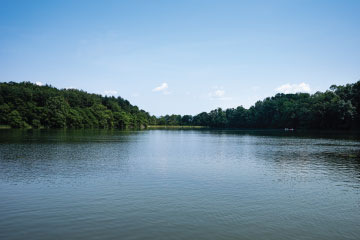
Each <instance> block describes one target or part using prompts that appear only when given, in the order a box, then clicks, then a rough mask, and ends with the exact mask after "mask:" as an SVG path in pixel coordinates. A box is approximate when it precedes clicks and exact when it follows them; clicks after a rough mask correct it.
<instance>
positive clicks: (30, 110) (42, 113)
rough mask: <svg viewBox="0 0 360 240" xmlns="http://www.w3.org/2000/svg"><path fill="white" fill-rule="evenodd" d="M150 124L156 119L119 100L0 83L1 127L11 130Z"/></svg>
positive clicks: (18, 84)
mask: <svg viewBox="0 0 360 240" xmlns="http://www.w3.org/2000/svg"><path fill="white" fill-rule="evenodd" d="M150 119H151V120H150ZM149 122H156V117H154V116H150V115H149V114H148V113H147V112H145V111H142V110H139V108H138V107H136V106H133V105H131V104H130V103H129V102H128V101H127V100H124V99H123V98H121V97H118V98H115V97H102V96H101V95H96V94H89V93H87V92H84V91H81V90H76V89H61V90H59V89H56V88H54V87H51V86H49V85H46V86H37V85H35V84H32V83H30V82H22V83H14V82H9V83H0V124H3V125H11V127H13V128H28V127H31V126H32V127H33V128H41V127H45V128H136V127H143V126H147V124H148V123H149Z"/></svg>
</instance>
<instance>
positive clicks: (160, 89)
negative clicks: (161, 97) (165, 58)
mask: <svg viewBox="0 0 360 240" xmlns="http://www.w3.org/2000/svg"><path fill="white" fill-rule="evenodd" d="M168 88H169V85H168V84H167V83H162V84H161V85H160V86H158V87H156V88H154V89H153V90H152V91H153V92H161V91H166V89H168Z"/></svg>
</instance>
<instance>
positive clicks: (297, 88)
mask: <svg viewBox="0 0 360 240" xmlns="http://www.w3.org/2000/svg"><path fill="white" fill-rule="evenodd" d="M275 90H276V91H277V92H280V93H285V94H289V93H299V92H306V93H309V92H311V88H310V85H309V84H307V83H304V82H302V83H300V84H290V83H287V84H284V85H281V86H280V87H278V88H276V89H275Z"/></svg>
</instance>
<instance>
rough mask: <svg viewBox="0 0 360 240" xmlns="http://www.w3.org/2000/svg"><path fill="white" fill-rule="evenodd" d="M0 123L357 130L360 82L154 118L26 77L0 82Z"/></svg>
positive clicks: (116, 100)
mask: <svg viewBox="0 0 360 240" xmlns="http://www.w3.org/2000/svg"><path fill="white" fill-rule="evenodd" d="M0 125H10V126H11V127H14V128H27V127H31V126H32V127H34V128H40V127H45V128H120V129H123V128H142V127H146V126H148V125H168V126H206V127H213V128H306V129H355V128H356V129H359V128H360V81H358V82H356V83H354V84H347V85H345V86H336V85H332V86H331V87H330V90H328V91H326V92H323V93H322V92H317V93H315V94H312V95H310V94H307V93H297V94H276V95H275V96H273V97H268V98H266V99H264V100H262V101H258V102H256V103H255V105H254V106H251V107H250V108H249V109H245V108H243V107H242V106H239V107H237V108H230V109H226V110H223V109H221V108H218V109H215V110H212V111H210V112H209V113H206V112H202V113H200V114H198V115H195V116H191V115H184V116H181V115H175V114H173V115H165V116H161V117H158V118H156V117H155V116H150V115H149V113H147V112H145V111H143V110H140V109H139V108H138V107H137V106H133V105H131V104H130V103H129V101H127V100H125V99H123V98H121V97H117V98H115V97H102V96H101V95H96V94H89V93H87V92H84V91H81V90H76V89H61V90H59V89H56V88H54V87H51V86H48V85H46V86H37V85H35V84H32V83H30V82H22V83H14V82H9V83H0Z"/></svg>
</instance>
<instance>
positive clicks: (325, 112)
mask: <svg viewBox="0 0 360 240" xmlns="http://www.w3.org/2000/svg"><path fill="white" fill-rule="evenodd" d="M156 120H157V124H158V125H183V126H189V125H193V126H208V127H212V128H253V129H254V128H296V129H298V128H301V129H359V128H360V81H358V82H356V83H354V84H347V85H345V86H336V85H332V86H331V87H330V89H329V90H327V91H326V92H316V93H315V94H308V93H296V94H282V93H279V94H276V95H275V96H273V97H268V98H266V99H264V100H262V101H258V102H256V103H255V105H253V106H251V107H250V108H249V109H245V108H244V107H242V106H239V107H237V108H229V109H226V110H223V109H221V108H218V109H215V110H212V111H210V112H209V113H207V112H202V113H200V114H198V115H195V116H190V115H184V116H181V115H166V116H162V117H159V118H158V119H156Z"/></svg>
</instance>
